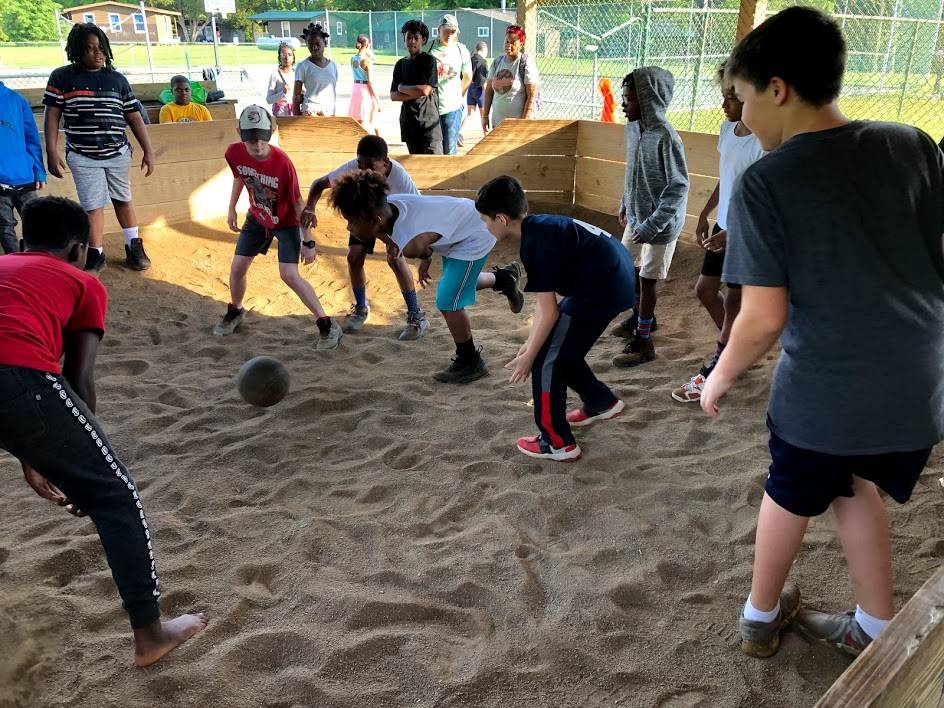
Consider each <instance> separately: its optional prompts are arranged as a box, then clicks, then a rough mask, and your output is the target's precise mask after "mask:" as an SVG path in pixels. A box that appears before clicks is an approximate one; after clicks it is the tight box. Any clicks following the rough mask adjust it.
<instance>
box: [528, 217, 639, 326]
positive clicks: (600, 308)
mask: <svg viewBox="0 0 944 708" xmlns="http://www.w3.org/2000/svg"><path fill="white" fill-rule="evenodd" d="M521 262H522V263H523V264H524V268H525V270H526V271H527V273H528V283H527V285H526V286H525V288H524V289H525V292H531V293H548V292H553V293H557V294H558V295H561V296H563V297H564V298H565V299H564V301H563V302H562V303H561V310H563V311H564V312H567V313H569V314H573V313H574V312H575V311H576V310H579V309H583V308H585V307H589V308H592V309H593V310H594V311H596V312H598V313H599V314H601V315H604V314H616V313H618V312H622V311H623V310H628V309H629V308H631V307H633V305H634V304H635V302H636V273H635V271H634V270H633V261H632V258H631V257H630V255H629V252H628V251H627V250H626V249H625V248H624V247H623V245H622V244H621V243H620V242H619V241H617V240H616V239H614V238H613V237H612V236H610V235H609V234H608V233H607V232H606V231H603V230H602V229H599V228H597V227H596V226H591V225H590V224H587V223H584V222H582V221H577V220H575V219H571V218H569V217H566V216H556V215H553V214H533V215H531V216H527V217H525V219H524V221H523V222H522V224H521Z"/></svg>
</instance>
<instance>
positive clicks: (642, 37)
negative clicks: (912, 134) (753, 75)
mask: <svg viewBox="0 0 944 708" xmlns="http://www.w3.org/2000/svg"><path fill="white" fill-rule="evenodd" d="M860 2H861V3H862V4H863V7H862V8H861V9H862V10H863V11H864V9H865V6H864V5H865V3H866V2H868V8H869V9H870V11H872V12H875V10H876V9H877V4H876V3H875V2H869V0H860ZM859 9H860V8H858V7H857V5H856V3H854V2H849V1H846V2H844V4H843V5H842V7H841V10H842V11H841V12H840V13H837V14H836V18H837V20H838V21H839V22H840V24H841V25H842V27H843V30H844V32H845V34H846V40H847V42H848V46H849V60H848V69H847V73H846V80H845V85H844V88H843V93H842V98H841V102H840V105H841V106H842V108H843V110H844V111H846V113H847V114H848V115H849V116H850V117H853V118H869V119H875V120H893V121H901V122H904V123H910V124H912V125H916V126H918V127H920V128H922V129H924V130H925V131H927V132H929V133H930V134H931V135H933V136H934V137H935V138H939V137H940V135H941V134H942V133H944V103H942V93H944V86H942V83H944V81H942V79H944V26H942V22H941V5H940V4H939V3H937V2H934V3H933V4H932V3H931V2H929V1H928V0H922V1H921V2H912V3H910V4H908V6H907V11H908V14H907V16H905V14H904V9H903V7H902V3H901V2H900V0H895V4H894V7H891V8H885V10H887V11H888V12H889V13H890V14H888V15H885V14H864V13H863V12H858V10H859ZM883 11H884V10H883ZM737 14H738V13H737V10H734V9H701V8H672V7H657V6H654V5H653V4H652V3H641V2H638V1H631V2H629V3H626V2H615V1H614V2H598V3H595V4H593V5H587V4H580V5H565V4H558V3H556V2H553V1H550V0H549V1H548V2H546V3H544V4H542V5H541V6H540V8H539V11H538V33H537V59H538V69H539V71H540V73H541V94H542V99H541V100H542V111H541V114H542V116H544V117H559V118H599V117H600V113H601V109H602V103H603V99H602V95H601V94H600V92H599V88H598V87H599V80H600V79H601V78H608V79H610V80H611V81H612V83H613V87H614V92H615V93H616V98H617V101H619V91H620V84H621V82H622V80H623V77H624V76H625V75H626V74H627V73H629V72H630V71H632V70H633V69H634V68H636V67H639V66H647V65H657V66H662V67H664V68H666V69H669V70H670V71H671V72H672V73H673V74H674V75H675V96H674V98H673V100H672V106H671V109H670V112H669V119H670V120H671V121H672V123H673V124H674V125H675V126H676V127H677V128H679V129H683V130H695V131H707V132H715V131H717V129H718V124H719V123H720V122H721V120H722V119H723V116H722V113H721V109H720V101H721V96H720V90H719V87H718V84H717V80H716V76H717V69H718V66H719V64H720V63H721V62H722V61H723V60H724V59H725V58H726V57H727V56H728V53H729V52H730V51H731V48H732V47H733V45H734V40H735V33H736V29H737ZM798 51H802V46H801V45H798Z"/></svg>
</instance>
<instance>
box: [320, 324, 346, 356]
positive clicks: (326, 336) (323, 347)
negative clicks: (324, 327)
mask: <svg viewBox="0 0 944 708" xmlns="http://www.w3.org/2000/svg"><path fill="white" fill-rule="evenodd" d="M342 335H343V332H342V331H341V325H339V324H338V323H337V322H336V321H335V320H334V318H333V317H332V318H331V329H330V330H328V331H327V332H322V331H320V330H319V332H318V343H317V344H316V345H315V349H316V350H317V351H319V352H321V351H328V350H330V349H337V348H338V345H339V344H340V343H341V336H342Z"/></svg>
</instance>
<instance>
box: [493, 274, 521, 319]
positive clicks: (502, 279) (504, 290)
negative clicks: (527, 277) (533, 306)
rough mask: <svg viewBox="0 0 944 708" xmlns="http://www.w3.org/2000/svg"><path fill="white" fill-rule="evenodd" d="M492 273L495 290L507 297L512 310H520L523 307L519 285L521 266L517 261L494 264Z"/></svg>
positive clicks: (515, 311) (516, 312)
mask: <svg viewBox="0 0 944 708" xmlns="http://www.w3.org/2000/svg"><path fill="white" fill-rule="evenodd" d="M492 273H494V274H495V290H497V291H498V292H500V293H501V294H502V295H504V296H505V297H507V298H508V306H509V307H510V308H511V311H512V312H514V313H515V314H518V313H519V312H521V308H523V307H524V293H523V292H521V287H520V286H519V282H520V281H521V266H520V265H518V264H517V263H509V264H508V265H503V266H494V267H493V268H492Z"/></svg>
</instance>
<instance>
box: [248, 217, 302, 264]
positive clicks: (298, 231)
mask: <svg viewBox="0 0 944 708" xmlns="http://www.w3.org/2000/svg"><path fill="white" fill-rule="evenodd" d="M273 236H274V237H275V238H277V239H278V240H279V263H295V264H297V263H298V261H299V258H300V256H301V252H302V228H301V227H300V226H289V227H286V228H284V229H271V230H267V229H266V228H265V227H264V226H263V225H262V224H260V223H259V222H258V221H256V220H255V219H253V218H252V217H251V216H249V215H247V216H246V221H244V222H243V228H242V229H241V230H240V232H239V238H237V239H236V255H237V256H247V257H249V258H255V257H256V256H259V255H265V254H266V253H268V251H269V246H271V245H272V237H273Z"/></svg>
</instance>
